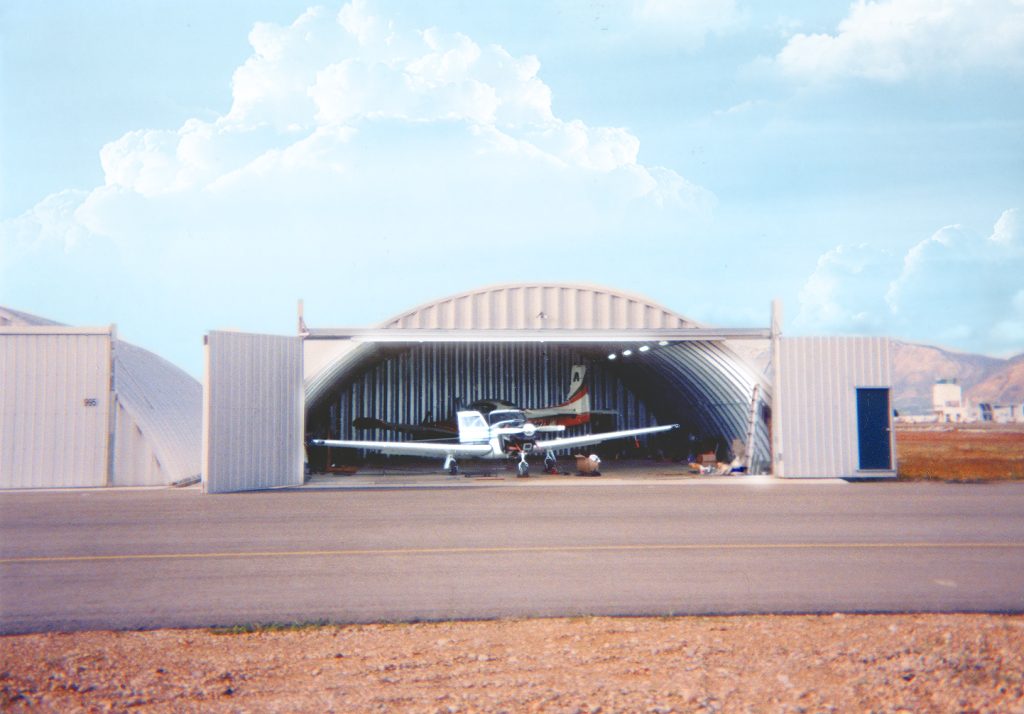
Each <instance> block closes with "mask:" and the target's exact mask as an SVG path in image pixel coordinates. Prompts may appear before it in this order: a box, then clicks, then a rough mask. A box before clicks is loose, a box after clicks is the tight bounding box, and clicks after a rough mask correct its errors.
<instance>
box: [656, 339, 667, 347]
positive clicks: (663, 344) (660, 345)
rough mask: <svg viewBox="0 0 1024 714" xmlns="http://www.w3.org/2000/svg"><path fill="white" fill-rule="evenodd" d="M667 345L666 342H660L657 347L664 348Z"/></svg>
mask: <svg viewBox="0 0 1024 714" xmlns="http://www.w3.org/2000/svg"><path fill="white" fill-rule="evenodd" d="M667 344H668V340H662V341H661V342H659V343H658V346H659V347H665V346H666V345H667Z"/></svg>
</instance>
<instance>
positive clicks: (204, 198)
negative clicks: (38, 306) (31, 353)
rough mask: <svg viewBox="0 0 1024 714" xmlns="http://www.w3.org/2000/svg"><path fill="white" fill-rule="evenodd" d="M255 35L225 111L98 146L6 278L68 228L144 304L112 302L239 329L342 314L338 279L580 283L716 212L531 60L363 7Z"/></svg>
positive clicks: (50, 202) (43, 214)
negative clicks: (563, 103) (87, 178)
mask: <svg viewBox="0 0 1024 714" xmlns="http://www.w3.org/2000/svg"><path fill="white" fill-rule="evenodd" d="M249 39H250V42H251V44H252V48H253V51H252V55H251V56H250V57H249V58H248V59H247V60H246V61H245V63H244V64H243V65H242V66H241V67H239V68H238V69H237V71H236V72H235V73H234V78H233V95H232V100H233V101H232V103H231V108H230V111H228V112H227V113H225V114H224V115H223V116H220V117H217V118H215V119H213V120H201V119H190V120H188V121H186V122H185V123H184V124H182V126H181V127H180V128H178V129H175V130H165V129H159V130H153V129H145V128H140V129H138V130H136V131H131V132H128V133H126V134H125V135H124V136H122V137H120V138H119V139H117V140H115V141H112V142H110V143H108V144H107V145H106V146H104V147H103V148H102V150H101V151H100V162H101V165H102V168H103V172H104V176H105V179H104V185H102V186H98V187H96V188H94V189H92V190H91V191H86V192H78V193H70V192H66V193H64V194H58V195H55V196H52V197H50V198H48V199H46V200H44V201H41V202H40V203H39V204H38V205H37V206H36V207H35V208H34V209H33V210H32V211H29V212H28V213H26V214H25V215H24V216H21V217H19V218H18V219H15V220H12V221H7V222H6V223H4V224H0V256H2V263H0V269H2V270H3V271H4V275H0V278H3V277H7V276H13V275H14V274H15V273H17V274H19V275H20V274H30V273H31V272H32V266H37V265H39V264H40V263H43V262H45V261H46V260H53V259H55V255H56V253H55V251H59V250H62V249H63V248H62V247H61V246H58V245H57V243H56V242H54V241H53V240H52V238H53V236H60V237H61V239H62V240H65V241H69V242H71V241H73V242H75V243H76V244H77V246H78V248H77V251H78V252H77V254H76V255H77V256H78V258H81V259H84V256H85V253H87V252H88V250H90V248H89V246H102V247H103V250H105V251H109V250H110V249H111V247H113V248H115V249H116V250H118V251H119V254H118V255H117V256H116V258H115V260H114V261H113V262H116V263H119V264H120V265H121V266H122V267H123V268H125V269H127V270H130V271H134V272H135V273H136V274H137V275H144V276H145V284H146V288H145V291H146V292H145V295H144V296H139V295H136V294H120V293H117V291H118V290H122V291H124V290H127V289H128V286H129V285H136V284H137V281H135V280H134V279H133V280H119V279H116V278H115V277H114V276H109V278H108V280H106V281H105V284H104V290H107V291H109V292H110V294H111V295H119V297H120V299H121V300H123V301H125V302H132V303H133V304H140V301H150V302H151V303H152V304H154V305H155V304H157V303H162V304H171V303H182V304H181V307H180V310H179V318H178V319H180V320H183V321H188V322H189V325H190V329H191V330H192V331H194V332H198V331H201V330H203V329H208V328H210V327H211V326H216V325H217V324H235V325H238V318H237V313H238V310H239V308H238V306H237V305H236V304H233V303H235V302H236V301H237V300H245V301H246V302H247V303H251V304H253V305H260V306H267V305H272V304H274V303H275V302H276V303H282V302H283V303H284V304H291V301H292V300H294V298H295V297H296V296H298V295H303V296H305V297H307V298H309V300H310V302H311V303H315V302H316V301H317V300H318V299H319V300H321V301H323V302H324V303H327V304H334V303H335V302H336V295H337V292H338V287H337V280H338V279H339V276H344V278H343V279H344V281H345V289H346V291H351V292H353V293H356V292H359V291H360V290H362V291H370V290H376V291H377V292H379V285H380V276H381V274H382V271H384V270H385V266H386V270H387V271H388V272H389V274H390V275H391V276H392V277H391V279H394V280H401V279H402V278H401V277H398V276H399V275H400V274H404V275H406V276H415V278H414V279H417V280H428V279H432V280H438V279H441V278H444V279H449V280H450V279H451V277H452V276H458V275H465V276H467V277H466V279H465V280H466V281H467V282H468V283H469V284H478V283H479V282H480V281H481V280H491V281H493V280H503V279H516V280H522V279H530V277H531V276H543V278H544V279H558V278H561V279H565V280H572V279H579V278H582V277H584V276H585V275H586V274H587V273H586V271H585V269H584V268H583V267H582V266H583V265H585V264H586V263H587V262H588V261H597V260H603V256H605V255H608V254H609V252H614V251H616V250H617V249H618V248H619V247H620V245H621V243H622V241H623V240H624V239H628V240H629V248H630V252H629V253H627V254H626V255H627V256H630V255H631V256H635V260H637V261H642V260H643V256H644V255H645V254H646V253H645V250H644V249H650V248H653V247H655V246H657V247H658V248H659V250H660V251H662V252H664V251H665V250H668V251H670V252H672V251H685V243H686V240H687V235H688V233H687V231H688V227H691V228H692V226H693V225H694V224H695V223H699V222H700V221H703V220H705V219H706V216H707V213H708V211H709V209H710V207H711V205H712V203H713V200H714V198H713V196H712V195H711V194H710V193H709V192H708V191H706V190H705V189H702V188H700V187H699V186H695V185H693V184H692V183H690V182H688V181H686V180H685V179H684V178H683V177H681V176H679V175H678V174H677V173H676V172H675V171H673V170H671V169H668V168H662V167H657V166H645V165H643V164H641V163H640V162H639V159H638V156H639V139H638V138H637V137H636V136H634V135H633V134H632V133H631V132H629V131H628V130H626V129H622V128H617V127H603V126H591V125H589V124H587V123H586V122H585V121H583V120H579V119H574V120H572V121H568V120H564V119H562V118H560V117H558V116H556V115H555V113H554V111H553V109H552V97H551V90H550V88H549V87H548V86H547V85H546V84H545V83H544V82H543V80H542V79H541V78H540V74H539V72H540V62H539V61H538V60H537V58H536V57H532V56H522V57H515V56H513V55H511V54H510V53H509V52H507V51H506V50H505V49H503V48H502V47H499V46H494V45H487V46H481V45H478V44H477V43H476V42H474V41H473V40H472V38H470V37H467V36H465V35H461V34H446V33H444V32H443V31H441V30H438V29H427V30H415V29H405V28H399V27H395V26H394V24H393V23H391V22H388V21H386V20H384V19H381V18H379V17H376V16H374V14H373V13H372V11H371V10H370V9H369V7H368V6H367V5H366V4H365V3H363V2H358V1H357V2H354V3H351V4H349V5H346V6H345V7H344V8H342V10H341V11H340V12H331V11H327V10H325V9H322V8H317V9H312V10H309V11H307V12H305V13H303V14H302V16H301V17H299V18H298V19H297V20H296V21H295V22H294V23H292V24H291V25H288V26H278V25H274V24H258V25H256V26H255V27H254V28H253V30H252V32H251V33H250V37H249ZM666 235H670V236H671V239H672V242H671V247H667V248H666V246H669V243H668V242H667V241H665V240H664V238H665V236H666ZM691 235H692V232H691ZM44 240H50V244H48V245H49V247H48V248H46V249H45V251H42V252H40V251H41V250H42V249H41V248H38V246H40V245H42V241H44ZM659 241H660V242H659ZM33 246H36V248H33ZM583 247H585V249H582V248H583ZM94 250H98V248H94ZM47 256H49V258H47ZM428 264H430V265H432V266H439V267H434V268H429V269H428V268H427V265H428ZM69 265H70V264H69ZM544 271H546V272H544ZM68 272H69V275H70V278H69V279H68V283H67V288H68V289H69V290H70V289H84V288H83V286H77V287H76V285H75V284H74V283H75V281H76V280H81V279H82V278H79V277H77V276H76V275H75V273H74V271H73V270H72V269H71V268H68ZM432 274H433V275H434V277H433V278H429V277H428V276H430V275H432ZM577 276H579V277H577ZM15 282H16V281H14V280H8V281H7V284H8V285H14V284H15ZM23 282H24V281H23ZM27 285H28V284H27V282H26V283H25V286H23V287H22V288H18V289H22V290H30V289H31V288H30V287H28V286H27ZM89 289H95V288H94V287H93V288H89ZM444 289H445V288H444V287H443V286H442V287H439V288H438V292H441V291H443V290H444ZM216 291H227V292H228V293H229V294H230V295H232V299H230V300H225V299H223V298H215V297H213V295H214V293H215V292H216ZM112 300H114V299H113V298H112ZM114 301H115V302H116V300H114ZM182 301H184V302H182ZM189 301H192V303H191V304H190V302H189ZM362 307H363V309H364V310H365V307H366V306H365V304H364V305H362ZM224 316H226V317H224ZM362 319H366V317H365V314H364V316H363V318H362ZM221 320H223V322H220V321H221ZM242 326H243V327H244V325H242Z"/></svg>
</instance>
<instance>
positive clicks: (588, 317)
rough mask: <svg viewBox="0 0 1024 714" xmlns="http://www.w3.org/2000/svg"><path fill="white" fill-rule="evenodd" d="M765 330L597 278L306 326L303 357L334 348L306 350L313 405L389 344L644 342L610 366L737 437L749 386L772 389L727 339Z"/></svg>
mask: <svg viewBox="0 0 1024 714" xmlns="http://www.w3.org/2000/svg"><path fill="white" fill-rule="evenodd" d="M767 337H768V331H767V328H765V329H763V330H760V329H717V328H710V327H707V326H704V325H701V324H700V323H697V322H696V321H694V320H691V319H689V318H686V317H684V316H682V315H680V314H678V313H676V312H673V311H672V310H669V309H667V308H665V307H663V306H661V305H659V304H657V303H655V302H653V301H651V300H649V299H647V298H645V297H642V296H639V295H634V294H630V293H626V292H622V291H618V290H613V289H609V288H604V287H599V286H593V285H577V284H505V285H497V286H491V287H485V288H480V289H477V290H471V291H467V292H463V293H458V294H456V295H451V296H448V297H444V298H441V299H439V300H434V301H431V302H428V303H424V304H422V305H419V306H417V307H415V308H412V309H410V310H408V311H406V312H403V313H401V314H399V315H396V316H394V317H392V318H390V319H388V320H385V321H384V322H383V323H381V324H380V325H378V326H377V327H374V328H366V329H358V328H357V329H343V328H338V329H311V330H309V331H308V334H307V355H309V354H310V349H309V348H310V346H311V345H309V342H308V340H314V341H316V340H329V341H330V342H331V346H330V347H329V348H327V349H326V350H324V349H321V351H320V353H319V354H318V356H317V357H316V358H315V359H314V360H312V363H311V361H310V360H309V359H308V358H307V368H310V367H311V368H312V370H311V371H309V372H307V379H306V399H307V406H308V407H310V408H311V409H312V408H315V407H316V406H317V405H318V404H319V403H320V402H321V401H322V400H323V399H324V398H326V396H327V395H328V394H329V393H330V392H331V390H332V388H333V387H334V386H335V385H338V384H339V383H342V382H344V380H345V379H346V378H349V377H350V376H352V375H355V374H357V373H359V372H361V371H362V370H365V369H366V368H368V367H369V365H371V364H372V363H374V362H376V361H379V360H380V359H381V358H382V356H383V355H384V354H385V352H386V348H387V346H388V345H389V344H391V345H394V343H410V344H415V343H417V342H428V343H433V342H478V343H487V342H492V343H493V342H534V343H536V342H545V343H547V344H551V345H562V344H566V345H568V344H571V345H573V347H574V349H577V350H584V351H586V352H587V353H588V354H591V355H592V356H593V357H594V358H596V359H604V358H605V356H606V355H607V354H609V353H612V352H617V351H618V352H621V351H622V350H623V349H624V348H625V346H626V345H633V344H634V343H635V345H639V344H640V343H645V344H648V345H650V346H651V349H649V351H647V352H645V353H644V354H643V355H642V356H641V355H639V354H635V355H634V356H633V357H631V358H630V359H629V360H625V359H620V360H619V362H618V364H617V369H619V370H620V371H621V373H622V374H623V376H624V378H626V379H629V378H632V379H634V380H635V381H636V382H637V383H641V382H642V383H643V384H644V385H646V386H645V389H644V391H645V395H644V397H645V399H646V400H647V401H649V402H650V403H651V405H652V407H653V408H654V409H655V412H656V413H658V415H659V419H661V420H663V421H664V420H668V419H679V418H681V417H685V418H686V420H687V421H689V422H690V423H696V424H697V425H699V426H700V427H701V428H702V430H704V431H706V432H707V433H717V434H721V435H723V436H726V437H727V438H736V437H742V436H744V435H745V433H746V430H747V423H748V419H749V415H750V409H751V398H752V394H753V389H754V386H755V385H758V387H759V389H760V398H761V399H762V400H763V401H764V402H766V403H768V402H769V401H770V393H769V392H768V384H767V382H766V381H765V379H764V378H763V376H762V375H761V374H760V373H759V371H758V370H757V369H756V368H755V367H753V366H752V365H751V364H750V363H748V362H747V361H746V360H745V359H744V358H743V357H741V356H740V355H739V354H737V353H736V352H735V351H734V350H733V349H731V348H730V347H729V345H728V344H727V340H730V339H739V338H761V339H764V338H767ZM635 345H634V346H635ZM325 347H326V346H325ZM680 410H682V411H685V412H686V414H685V415H681V414H680ZM765 448H767V444H766V440H765Z"/></svg>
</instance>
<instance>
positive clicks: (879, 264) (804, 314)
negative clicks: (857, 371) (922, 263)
mask: <svg viewBox="0 0 1024 714" xmlns="http://www.w3.org/2000/svg"><path fill="white" fill-rule="evenodd" d="M891 262H892V256H891V255H889V254H888V253H886V252H883V251H879V250H877V249H874V248H872V247H870V246H869V245H867V244H866V243H861V244H857V245H840V246H837V247H835V248H833V249H832V250H830V251H828V252H827V253H825V254H824V255H822V256H821V257H820V258H819V259H818V263H817V265H816V266H815V269H814V272H813V273H811V275H810V277H809V278H808V279H807V282H805V283H804V286H803V287H802V288H801V290H800V295H799V301H800V309H799V312H798V313H797V316H796V317H795V318H794V324H795V325H796V326H797V327H798V328H799V329H801V330H805V331H811V332H816V331H825V332H843V333H852V334H873V333H877V332H879V331H881V330H883V329H884V327H885V326H886V324H887V322H888V317H889V315H888V312H889V311H888V308H887V306H886V303H885V300H884V291H885V286H886V284H887V283H888V281H889V280H890V279H891V277H892V274H893V272H894V271H893V270H892V269H891V268H890V267H888V266H887V263H891Z"/></svg>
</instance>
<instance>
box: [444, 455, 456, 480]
mask: <svg viewBox="0 0 1024 714" xmlns="http://www.w3.org/2000/svg"><path fill="white" fill-rule="evenodd" d="M444 468H445V469H446V470H447V471H448V473H450V474H451V475H452V476H457V475H458V473H459V462H458V461H456V460H455V457H454V456H448V457H446V458H445V460H444Z"/></svg>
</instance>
